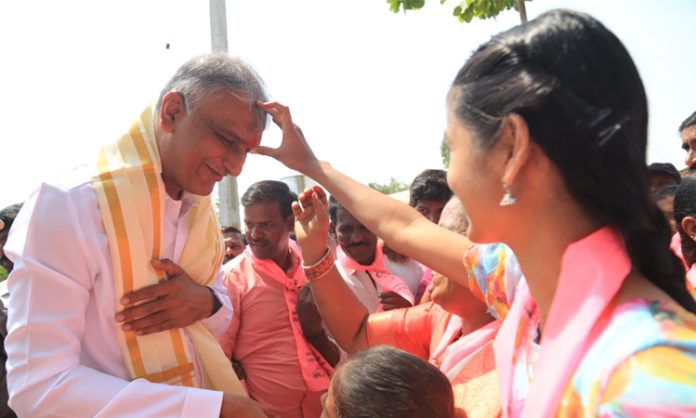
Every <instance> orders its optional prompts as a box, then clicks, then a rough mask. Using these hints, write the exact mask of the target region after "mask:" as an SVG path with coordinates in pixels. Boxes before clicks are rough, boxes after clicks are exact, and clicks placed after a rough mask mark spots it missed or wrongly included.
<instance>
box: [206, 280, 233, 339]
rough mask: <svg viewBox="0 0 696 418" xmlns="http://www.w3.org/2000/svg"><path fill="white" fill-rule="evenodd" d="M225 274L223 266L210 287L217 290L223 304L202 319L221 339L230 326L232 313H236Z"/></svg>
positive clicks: (214, 334) (211, 331)
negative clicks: (225, 280)
mask: <svg viewBox="0 0 696 418" xmlns="http://www.w3.org/2000/svg"><path fill="white" fill-rule="evenodd" d="M224 276H225V273H224V271H223V270H222V268H221V269H220V271H219V272H218V274H217V276H215V281H214V282H213V283H212V284H211V285H210V288H211V289H213V292H215V297H217V298H218V300H219V301H220V303H222V306H221V307H220V309H218V311H217V312H215V313H214V314H213V315H211V316H210V317H208V318H206V319H204V320H202V321H201V323H202V324H203V325H205V327H206V328H207V329H208V331H210V333H211V334H213V337H215V338H217V339H219V338H220V336H222V334H224V333H225V331H226V330H227V328H228V327H229V326H230V322H232V314H233V313H234V307H233V306H232V302H230V297H229V296H228V295H227V288H226V287H225V284H224V282H223V278H224Z"/></svg>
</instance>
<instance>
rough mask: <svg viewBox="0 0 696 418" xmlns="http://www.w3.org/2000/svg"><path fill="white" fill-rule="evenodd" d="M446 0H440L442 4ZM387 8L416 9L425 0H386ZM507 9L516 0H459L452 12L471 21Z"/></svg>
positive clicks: (393, 9)
mask: <svg viewBox="0 0 696 418" xmlns="http://www.w3.org/2000/svg"><path fill="white" fill-rule="evenodd" d="M446 1H447V0H440V4H444V3H445V2H446ZM387 3H389V9H390V10H391V11H392V12H394V13H398V12H399V10H401V9H402V8H403V10H404V11H406V10H418V9H420V8H422V7H423V6H424V5H425V0H387ZM509 9H515V10H517V9H518V0H461V1H460V2H459V5H458V6H457V7H455V8H454V10H453V11H452V14H453V15H454V16H456V17H457V19H459V21H460V22H467V23H469V22H471V20H472V19H473V18H477V19H490V18H492V17H496V16H498V14H500V12H502V11H504V10H509Z"/></svg>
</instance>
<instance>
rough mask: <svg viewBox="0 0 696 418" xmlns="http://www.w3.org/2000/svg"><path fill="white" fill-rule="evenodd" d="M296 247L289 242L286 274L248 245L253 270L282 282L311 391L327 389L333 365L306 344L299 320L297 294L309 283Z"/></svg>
mask: <svg viewBox="0 0 696 418" xmlns="http://www.w3.org/2000/svg"><path fill="white" fill-rule="evenodd" d="M295 248H296V246H293V245H290V246H289V251H290V257H291V258H292V265H291V267H290V270H289V272H288V273H287V274H286V273H285V272H284V271H283V270H281V268H280V267H278V265H277V264H276V263H275V262H274V261H273V260H271V259H261V258H256V257H255V256H254V253H253V252H252V251H251V249H249V248H248V247H247V249H246V250H245V251H246V253H247V254H246V255H247V256H248V257H251V262H252V264H253V266H254V270H256V272H257V273H258V274H262V275H263V276H264V277H270V278H273V279H274V280H276V281H277V282H278V283H280V284H282V285H283V296H284V297H285V303H286V304H287V307H288V315H289V318H290V326H291V327H292V333H293V335H294V337H295V347H296V348H297V358H298V360H299V362H300V369H302V377H303V378H304V381H305V383H306V384H307V389H308V390H309V391H312V392H321V391H325V390H326V389H327V388H328V387H329V380H330V379H331V374H332V373H333V368H332V367H331V365H329V363H327V362H326V360H324V357H322V355H321V354H320V353H319V352H318V351H317V350H316V349H315V348H314V346H312V345H311V344H308V343H307V340H305V338H304V335H303V334H302V328H301V327H300V321H299V319H298V317H297V310H296V309H295V308H296V304H297V297H298V295H299V292H300V289H302V286H303V285H304V284H305V283H306V282H307V279H306V278H305V276H304V272H303V271H302V268H301V267H300V264H301V259H300V257H299V255H298V252H297V251H296V250H295Z"/></svg>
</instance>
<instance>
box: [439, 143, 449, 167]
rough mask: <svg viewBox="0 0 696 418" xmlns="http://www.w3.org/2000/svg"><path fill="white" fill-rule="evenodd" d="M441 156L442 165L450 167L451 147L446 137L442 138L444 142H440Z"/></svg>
mask: <svg viewBox="0 0 696 418" xmlns="http://www.w3.org/2000/svg"><path fill="white" fill-rule="evenodd" d="M440 156H441V157H442V165H444V166H445V168H446V169H447V168H449V163H450V149H449V147H448V146H447V141H445V138H444V137H443V138H442V142H440Z"/></svg>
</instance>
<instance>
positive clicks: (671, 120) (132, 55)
mask: <svg viewBox="0 0 696 418" xmlns="http://www.w3.org/2000/svg"><path fill="white" fill-rule="evenodd" d="M426 3H427V4H426V7H425V8H424V9H422V10H419V11H411V12H408V13H399V14H394V13H391V12H390V11H389V6H388V4H387V2H386V1H385V0H351V1H336V0H227V25H228V42H229V51H230V53H232V54H234V55H239V56H241V57H242V58H244V59H245V60H246V61H248V62H249V63H250V64H252V66H254V68H255V69H256V70H257V71H258V72H259V74H260V75H261V76H262V78H264V80H265V82H266V85H267V87H268V90H269V92H270V94H271V96H272V98H273V99H275V100H278V101H280V102H283V103H285V104H287V105H289V106H290V109H291V111H292V113H293V117H294V120H295V122H296V123H297V124H298V125H300V126H301V127H302V129H303V131H304V133H305V136H306V137H307V139H308V141H309V143H310V144H311V146H312V147H313V148H314V150H315V153H316V154H317V156H318V157H319V158H321V159H323V160H327V161H329V162H331V164H332V165H334V166H335V167H337V168H338V169H339V170H341V171H344V172H345V173H347V174H349V175H350V176H352V177H354V178H356V179H357V180H359V181H361V182H363V183H368V182H381V183H387V182H388V181H389V179H390V178H391V177H396V178H397V179H399V180H402V181H404V182H407V183H409V182H410V181H411V180H412V179H413V177H415V176H416V174H418V173H419V172H420V171H422V170H423V169H425V168H442V161H441V158H440V150H439V144H440V141H441V139H442V133H443V130H444V124H445V96H446V94H447V90H448V88H449V85H450V83H451V81H452V79H453V78H454V75H455V74H456V72H457V70H458V69H459V68H460V67H461V66H462V64H463V63H464V62H465V60H466V59H467V57H468V56H469V55H470V54H471V52H472V51H473V50H474V49H475V48H476V47H477V46H478V45H479V44H481V43H482V42H485V41H486V40H488V39H489V38H490V37H491V36H492V35H494V34H496V33H498V32H500V31H503V30H506V29H508V28H510V27H512V26H514V25H516V24H518V23H519V15H518V14H517V12H515V11H508V12H504V13H502V14H501V15H500V16H498V18H497V19H494V20H486V21H479V20H474V21H473V22H472V23H469V24H466V23H459V22H458V21H457V19H456V18H454V17H453V16H452V15H451V11H452V9H453V8H454V6H455V5H456V3H457V0H448V1H447V2H446V3H445V4H444V5H440V2H439V1H436V0H429V1H428V2H426ZM554 8H571V9H575V10H581V11H584V12H587V13H590V14H591V15H593V16H594V17H596V18H598V19H599V20H600V21H602V22H603V23H604V24H605V25H606V26H607V27H608V28H609V29H611V30H612V31H613V32H614V33H615V34H616V35H617V36H618V37H619V38H620V39H621V40H622V41H623V42H624V44H625V45H626V46H627V48H628V50H629V52H630V53H631V55H632V56H633V58H634V60H635V62H636V65H637V67H638V70H639V72H640V74H641V76H642V78H643V83H644V85H645V88H646V91H647V95H648V100H649V106H650V130H649V150H648V162H655V161H668V162H672V163H673V164H675V165H676V166H677V168H683V167H684V162H683V157H684V155H683V151H682V150H681V149H680V141H679V136H678V133H677V127H678V126H679V124H680V123H681V121H682V120H683V119H685V118H686V117H687V116H688V115H690V114H691V113H692V112H693V111H694V110H696V82H695V81H694V76H693V74H694V69H695V68H696V54H694V53H693V45H692V43H693V41H694V40H696V26H695V25H694V24H693V22H696V1H694V0H666V1H661V2H656V1H654V0H612V1H606V0H583V1H580V0H576V1H572V0H534V1H532V2H528V3H527V13H528V15H529V18H530V19H532V18H534V17H535V16H538V15H539V14H541V13H543V12H544V11H547V10H550V9H554ZM167 44H168V45H169V48H166V46H167ZM209 50H210V22H209V9H208V2H207V1H205V0H197V1H194V0H188V1H185V0H119V1H106V0H104V1H97V0H89V1H86V0H81V1H77V0H62V1H60V2H57V1H54V0H36V1H21V0H7V1H3V2H0V56H1V57H2V65H0V80H2V90H1V93H0V97H2V100H0V126H2V130H0V153H1V155H2V157H3V158H2V160H1V161H2V162H0V179H2V182H1V183H0V184H2V186H1V188H0V208H2V207H5V206H7V205H9V204H11V203H15V202H19V201H22V200H24V199H26V197H27V196H28V195H29V194H30V193H31V191H32V190H34V189H35V188H36V187H38V185H39V184H40V182H41V181H42V180H45V179H47V178H50V177H53V176H55V175H58V174H59V173H62V172H65V171H68V170H70V169H71V168H72V167H74V166H76V165H78V164H81V163H90V162H92V161H93V160H94V158H95V153H96V150H97V149H98V147H99V146H100V145H102V144H104V143H107V142H110V141H112V140H113V139H115V138H116V137H118V136H120V134H121V133H122V132H123V130H124V129H126V128H127V127H128V126H130V123H131V122H132V121H133V120H134V118H135V117H137V116H138V115H139V114H140V111H141V110H142V109H143V108H144V107H145V106H147V105H148V104H149V102H150V101H151V100H152V99H154V98H155V97H156V96H157V95H158V93H159V91H160V89H161V88H162V86H163V85H164V84H165V83H166V81H167V80H168V79H169V78H170V77H171V75H173V73H174V71H175V70H176V68H177V67H178V66H179V65H181V64H182V63H183V62H184V61H186V60H187V59H188V58H190V57H192V56H195V55H198V54H202V53H205V52H207V51H209ZM279 142H280V133H279V131H278V129H277V128H275V127H271V128H269V129H268V130H267V131H266V133H265V134H264V139H263V143H264V144H265V145H271V146H273V145H277V144H279ZM292 174H293V173H292V172H291V171H290V170H288V169H286V168H284V167H283V166H282V165H280V164H279V163H277V162H275V161H274V160H271V159H269V158H267V157H263V156H257V155H252V156H250V157H249V158H248V160H247V163H246V165H245V167H244V170H243V172H242V174H241V175H240V177H239V178H238V182H239V189H240V192H243V191H244V190H245V189H246V188H247V187H248V186H249V185H250V184H252V183H253V182H255V181H258V180H264V179H279V178H281V177H284V176H288V175H292Z"/></svg>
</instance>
